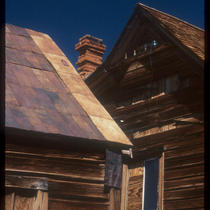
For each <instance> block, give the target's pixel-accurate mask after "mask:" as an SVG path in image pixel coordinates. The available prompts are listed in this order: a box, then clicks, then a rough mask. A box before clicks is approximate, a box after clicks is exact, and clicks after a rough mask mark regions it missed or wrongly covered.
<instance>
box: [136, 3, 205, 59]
mask: <svg viewBox="0 0 210 210" xmlns="http://www.w3.org/2000/svg"><path fill="white" fill-rule="evenodd" d="M137 5H138V6H140V7H142V8H144V9H145V10H146V11H148V12H149V13H150V14H151V15H153V16H154V17H156V18H157V19H158V20H159V21H160V22H161V23H162V24H164V26H165V27H166V28H167V29H168V30H169V31H170V32H171V33H172V34H173V35H174V36H175V37H176V38H177V39H179V40H180V41H181V42H182V43H183V44H184V45H185V46H186V47H188V48H190V49H191V50H192V51H193V52H194V53H195V54H197V55H198V56H199V57H200V58H201V59H203V60H204V31H203V30H202V29H200V28H198V27H196V26H194V25H191V24H189V23H187V22H185V21H182V20H180V19H178V18H176V17H174V16H171V15H169V14H166V13H164V12H161V11H158V10H156V9H153V8H151V7H148V6H145V5H143V4H140V3H139V4H137Z"/></svg>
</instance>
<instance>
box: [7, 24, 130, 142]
mask: <svg viewBox="0 0 210 210" xmlns="http://www.w3.org/2000/svg"><path fill="white" fill-rule="evenodd" d="M6 127H12V128H19V129H23V130H29V131H30V130H31V131H38V132H43V133H51V134H52V133H55V134H60V135H66V136H72V137H79V138H86V139H94V140H102V141H109V142H110V141H111V142H116V143H121V144H126V145H132V144H131V142H130V141H129V139H128V138H127V137H126V136H125V134H124V133H123V132H122V130H121V129H120V128H119V126H118V125H117V124H116V123H115V121H114V120H113V119H112V118H111V116H110V115H109V114H108V112H107V111H106V110H105V109H104V107H103V106H102V105H101V104H100V103H99V101H98V100H97V99H96V98H95V96H94V95H93V94H92V92H91V91H90V90H89V88H88V87H87V86H86V84H85V83H84V82H83V81H82V79H81V78H80V76H79V74H78V73H77V71H76V70H75V68H74V67H73V66H72V64H71V63H70V61H69V60H68V58H67V57H66V56H65V55H64V53H63V52H62V51H61V50H60V48H59V47H58V46H57V45H56V44H55V42H54V41H53V40H52V39H51V38H50V37H49V36H48V35H47V34H44V33H40V32H36V31H32V30H29V29H25V28H21V27H17V26H14V25H9V24H7V26H6Z"/></svg>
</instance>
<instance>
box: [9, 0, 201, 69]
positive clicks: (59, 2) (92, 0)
mask: <svg viewBox="0 0 210 210" xmlns="http://www.w3.org/2000/svg"><path fill="white" fill-rule="evenodd" d="M137 2H140V3H143V4H145V5H147V6H150V7H153V8H155V9H157V10H160V11H163V12H165V13H168V14H171V15H173V16H176V17H178V18H180V19H182V20H184V21H187V22H189V23H191V24H193V25H195V26H198V27H200V28H204V0H170V1H169V0H139V1H136V0H102V1H100V0H89V1H87V0H56V1H54V0H51V1H47V0H34V1H30V0H6V22H7V23H10V24H14V25H18V26H21V27H26V28H30V29H33V30H36V31H40V32H43V33H47V34H49V35H50V36H51V37H52V38H53V40H54V41H55V42H56V43H57V44H58V46H59V47H60V48H61V49H62V50H63V52H64V53H65V54H66V56H67V57H68V58H69V59H70V61H71V62H72V64H73V65H74V66H75V67H76V64H75V62H76V61H77V58H78V53H77V52H75V51H74V46H75V44H76V43H77V42H78V39H79V38H80V37H81V36H83V35H85V34H91V35H93V36H96V37H98V38H101V39H103V40H104V44H105V45H106V46H107V51H106V53H105V55H104V58H105V57H106V56H107V55H108V53H109V52H110V51H111V49H112V47H113V46H114V44H115V42H116V40H117V39H118V37H119V35H120V33H121V32H122V30H123V28H124V27H125V25H126V23H127V21H128V19H129V17H130V16H131V14H132V12H133V10H134V7H135V5H136V3H137Z"/></svg>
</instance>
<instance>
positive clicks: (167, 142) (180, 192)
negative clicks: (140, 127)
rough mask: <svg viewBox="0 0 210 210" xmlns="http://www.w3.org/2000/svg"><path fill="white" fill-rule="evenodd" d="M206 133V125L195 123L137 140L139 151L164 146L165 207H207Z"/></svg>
mask: <svg viewBox="0 0 210 210" xmlns="http://www.w3.org/2000/svg"><path fill="white" fill-rule="evenodd" d="M203 135H204V134H203V127H202V126H195V125H194V126H187V127H184V128H179V129H177V130H173V131H167V132H165V133H164V134H153V135H151V136H146V137H143V138H142V139H136V140H135V143H136V148H135V151H136V154H138V153H139V154H141V153H143V154H145V151H147V153H150V154H152V153H154V151H158V150H160V148H163V150H162V152H164V156H165V158H164V195H163V204H164V208H165V209H177V208H179V209H203V208H204V137H203ZM155 155H156V154H155V153H154V156H155ZM139 157H144V155H142V156H139ZM145 157H146V156H145Z"/></svg>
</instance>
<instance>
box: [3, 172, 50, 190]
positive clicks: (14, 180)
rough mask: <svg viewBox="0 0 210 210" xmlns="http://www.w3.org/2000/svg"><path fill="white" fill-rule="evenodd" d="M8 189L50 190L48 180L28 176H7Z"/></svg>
mask: <svg viewBox="0 0 210 210" xmlns="http://www.w3.org/2000/svg"><path fill="white" fill-rule="evenodd" d="M5 185H6V187H12V188H24V189H34V190H48V181H47V179H46V178H43V177H42V178H40V177H27V176H15V175H6V176H5Z"/></svg>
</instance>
